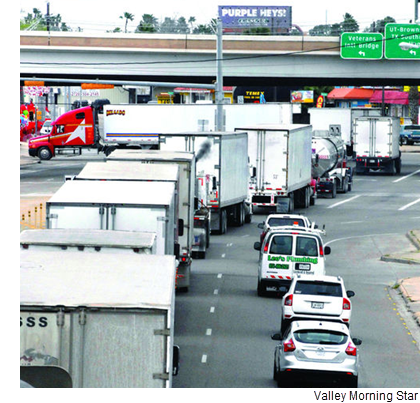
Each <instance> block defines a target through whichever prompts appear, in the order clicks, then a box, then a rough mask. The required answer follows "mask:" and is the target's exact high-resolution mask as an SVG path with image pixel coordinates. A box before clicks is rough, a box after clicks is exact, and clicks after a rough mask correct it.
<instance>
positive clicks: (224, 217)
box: [160, 132, 249, 234]
mask: <svg viewBox="0 0 420 403" xmlns="http://www.w3.org/2000/svg"><path fill="white" fill-rule="evenodd" d="M160 149H161V150H164V151H187V152H194V153H195V155H196V169H197V179H199V180H198V183H199V184H200V185H201V187H202V188H203V189H204V191H203V190H202V189H201V190H200V192H202V193H205V194H206V196H207V197H206V199H207V205H208V207H209V208H210V211H211V214H210V216H211V224H210V230H211V232H218V233H220V234H224V233H225V232H226V231H227V226H228V224H230V225H237V226H241V225H243V224H244V222H247V221H249V214H248V215H247V212H248V206H247V204H246V199H247V194H248V139H247V134H246V133H244V132H185V133H173V134H171V133H164V134H162V135H161V136H160ZM247 217H248V218H247Z"/></svg>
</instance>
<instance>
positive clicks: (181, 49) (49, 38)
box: [20, 31, 420, 87]
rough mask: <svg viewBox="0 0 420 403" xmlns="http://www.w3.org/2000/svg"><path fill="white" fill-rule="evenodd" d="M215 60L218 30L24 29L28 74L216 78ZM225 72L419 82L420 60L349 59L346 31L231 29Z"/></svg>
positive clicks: (310, 81)
mask: <svg viewBox="0 0 420 403" xmlns="http://www.w3.org/2000/svg"><path fill="white" fill-rule="evenodd" d="M215 59H216V36H215V35H179V34H177V35H165V34H101V35H89V34H85V33H83V32H82V33H74V32H51V33H48V32H41V31H37V32H24V31H22V32H21V33H20V76H21V80H24V79H29V78H31V77H34V76H36V77H51V78H73V79H80V80H81V82H82V80H83V79H102V80H103V79H107V80H125V81H158V82H162V81H163V82H188V83H212V82H213V81H214V80H215V77H216V61H215ZM223 76H224V85H229V86H241V85H248V86H249V85H275V86H296V85H298V86H299V87H301V86H304V85H384V86H387V85H419V84H420V63H419V61H416V60H387V59H381V60H343V59H341V58H340V39H339V37H312V36H235V35H224V36H223ZM46 85H49V84H48V82H46ZM51 85H58V84H57V83H54V84H52V83H51Z"/></svg>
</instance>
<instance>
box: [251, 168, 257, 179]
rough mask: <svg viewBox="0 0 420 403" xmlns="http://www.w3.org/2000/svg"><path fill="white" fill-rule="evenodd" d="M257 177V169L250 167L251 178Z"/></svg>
mask: <svg viewBox="0 0 420 403" xmlns="http://www.w3.org/2000/svg"><path fill="white" fill-rule="evenodd" d="M256 176H257V167H252V177H253V178H255V177H256Z"/></svg>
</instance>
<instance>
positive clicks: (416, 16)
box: [414, 0, 419, 24]
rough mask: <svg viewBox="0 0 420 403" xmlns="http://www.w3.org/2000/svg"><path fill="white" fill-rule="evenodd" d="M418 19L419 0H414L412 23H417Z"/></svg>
mask: <svg viewBox="0 0 420 403" xmlns="http://www.w3.org/2000/svg"><path fill="white" fill-rule="evenodd" d="M418 19H419V0H414V24H417V20H418Z"/></svg>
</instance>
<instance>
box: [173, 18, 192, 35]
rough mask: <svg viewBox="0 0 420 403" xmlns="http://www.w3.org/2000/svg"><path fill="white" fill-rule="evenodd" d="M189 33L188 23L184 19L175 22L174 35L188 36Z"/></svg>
mask: <svg viewBox="0 0 420 403" xmlns="http://www.w3.org/2000/svg"><path fill="white" fill-rule="evenodd" d="M189 32H190V29H189V27H188V23H187V20H186V19H185V17H179V18H178V20H177V22H176V33H178V34H188V33H189Z"/></svg>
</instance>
